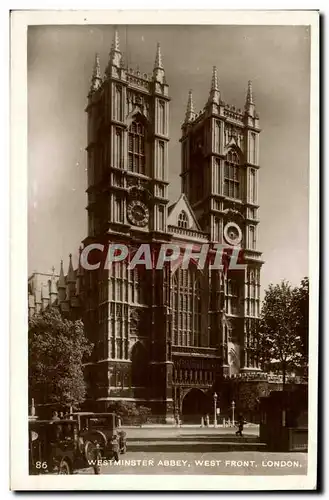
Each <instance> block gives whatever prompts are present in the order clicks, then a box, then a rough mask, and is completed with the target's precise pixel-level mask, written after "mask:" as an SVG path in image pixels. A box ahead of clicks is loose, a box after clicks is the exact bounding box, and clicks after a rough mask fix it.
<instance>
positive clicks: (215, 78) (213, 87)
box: [211, 66, 219, 91]
mask: <svg viewBox="0 0 329 500" xmlns="http://www.w3.org/2000/svg"><path fill="white" fill-rule="evenodd" d="M214 90H219V85H218V74H217V68H216V66H213V68H212V78H211V91H214Z"/></svg>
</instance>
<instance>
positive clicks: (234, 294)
mask: <svg viewBox="0 0 329 500" xmlns="http://www.w3.org/2000/svg"><path fill="white" fill-rule="evenodd" d="M259 133H260V128H259V116H258V114H257V113H256V109H255V104H254V100H253V94H252V84H251V82H250V81H249V82H248V89H247V95H246V101H245V107H244V110H243V111H242V110H240V109H236V108H235V107H234V106H230V105H227V104H225V103H224V102H223V100H222V98H221V92H220V88H219V81H218V75H217V69H216V67H214V68H213V73H212V79H211V86H210V93H209V97H208V100H207V103H206V105H205V107H204V109H203V111H201V112H200V113H195V111H194V105H193V97H192V91H190V92H189V96H188V103H187V110H186V115H185V120H184V122H183V125H182V137H181V144H182V170H181V179H182V191H183V193H185V195H186V196H187V198H188V200H189V202H190V204H191V206H192V209H193V211H194V213H195V215H196V218H197V220H198V222H199V224H200V227H201V229H202V230H203V231H204V232H206V233H207V234H208V235H209V239H210V241H212V242H218V243H221V244H223V245H225V246H226V247H240V248H241V250H242V251H243V257H244V258H243V263H244V264H246V267H245V269H243V270H228V271H227V272H225V273H223V275H222V279H221V280H219V281H218V283H219V285H218V287H219V288H220V290H218V292H221V293H218V294H217V297H220V299H218V300H220V301H221V305H220V308H221V310H222V312H223V318H224V317H225V321H223V325H222V328H221V333H220V335H221V338H220V344H221V345H222V347H223V350H222V352H223V372H224V374H225V373H226V374H228V375H235V374H238V373H241V372H244V371H257V370H259V368H258V359H257V346H256V344H255V330H256V325H257V321H258V318H259V313H260V269H261V266H262V264H263V261H262V260H261V255H262V254H261V252H260V251H259V250H258V245H257V236H258V235H257V232H258V223H259V219H258V209H259V205H258V170H259ZM212 272H213V271H212ZM217 307H218V306H217ZM209 314H211V311H209Z"/></svg>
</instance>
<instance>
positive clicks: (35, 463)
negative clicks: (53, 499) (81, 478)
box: [29, 419, 100, 474]
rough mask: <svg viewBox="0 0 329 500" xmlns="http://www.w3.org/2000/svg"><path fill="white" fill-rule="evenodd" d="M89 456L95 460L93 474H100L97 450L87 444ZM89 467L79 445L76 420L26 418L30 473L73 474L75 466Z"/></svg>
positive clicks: (77, 467)
mask: <svg viewBox="0 0 329 500" xmlns="http://www.w3.org/2000/svg"><path fill="white" fill-rule="evenodd" d="M88 458H89V459H92V460H93V462H94V465H93V466H92V467H93V470H94V473H95V474H99V473H100V467H99V466H98V464H97V460H99V459H100V453H99V450H98V446H97V445H96V444H92V443H90V444H89V453H88ZM90 466H91V465H90V463H89V462H88V461H87V460H86V457H85V455H84V454H83V453H81V450H80V447H79V429H78V423H77V422H76V421H74V420H71V419H67V420H33V421H29V471H30V474H49V473H53V474H73V473H74V472H75V471H76V470H78V469H83V468H86V467H90Z"/></svg>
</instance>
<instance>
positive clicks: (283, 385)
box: [282, 361, 286, 391]
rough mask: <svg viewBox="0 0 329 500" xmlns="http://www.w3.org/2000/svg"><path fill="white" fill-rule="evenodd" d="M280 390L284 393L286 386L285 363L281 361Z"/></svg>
mask: <svg viewBox="0 0 329 500" xmlns="http://www.w3.org/2000/svg"><path fill="white" fill-rule="evenodd" d="M282 382H283V383H282V390H283V391H284V389H285V385H286V363H285V362H284V361H283V364H282Z"/></svg>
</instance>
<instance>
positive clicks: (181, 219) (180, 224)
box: [178, 210, 188, 229]
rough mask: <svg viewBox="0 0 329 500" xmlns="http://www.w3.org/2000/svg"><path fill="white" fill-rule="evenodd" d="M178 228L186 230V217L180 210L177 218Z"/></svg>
mask: <svg viewBox="0 0 329 500" xmlns="http://www.w3.org/2000/svg"><path fill="white" fill-rule="evenodd" d="M178 227H183V228H185V229H187V228H188V217H187V213H186V212H185V211H184V210H182V211H181V213H180V214H179V216H178Z"/></svg>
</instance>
